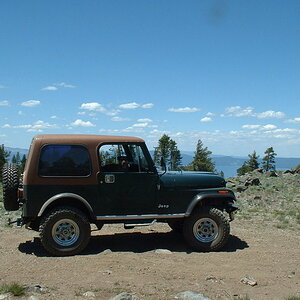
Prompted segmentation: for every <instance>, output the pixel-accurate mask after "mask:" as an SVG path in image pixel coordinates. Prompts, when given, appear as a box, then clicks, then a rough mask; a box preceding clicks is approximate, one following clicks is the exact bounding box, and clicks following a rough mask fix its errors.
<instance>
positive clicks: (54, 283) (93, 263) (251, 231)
mask: <svg viewBox="0 0 300 300" xmlns="http://www.w3.org/2000/svg"><path fill="white" fill-rule="evenodd" d="M276 175H278V176H277V177H276V176H275V175H274V174H273V175H271V174H268V175H265V174H264V175H263V174H260V173H259V172H255V173H253V174H250V175H246V176H243V177H239V178H234V179H233V178H232V179H230V180H229V185H231V186H232V187H233V188H234V189H235V190H237V191H239V192H237V197H238V199H239V205H240V206H241V208H242V210H241V211H240V212H239V213H238V215H237V219H236V220H235V221H234V222H232V223H231V227H232V231H231V237H230V239H229V242H228V244H227V245H226V247H225V248H224V249H223V250H222V251H220V252H211V253H197V252H191V251H190V249H189V248H187V247H186V245H185V242H184V240H183V238H182V237H181V235H180V234H177V233H174V232H172V231H171V230H170V228H169V227H168V226H167V225H165V224H155V225H154V226H152V227H145V228H135V229H130V230H124V229H123V227H122V226H121V225H105V226H104V227H103V229H102V230H101V231H94V232H93V234H92V238H91V241H90V243H89V246H88V248H87V249H86V250H85V251H84V252H83V253H82V254H81V255H77V256H74V257H51V256H49V255H48V254H47V253H46V252H45V251H44V250H43V248H42V246H41V244H40V242H39V239H38V234H37V233H35V232H32V231H28V230H26V229H25V228H16V227H8V226H6V225H5V219H7V218H8V217H9V215H5V213H4V210H3V209H1V207H0V216H1V221H0V223H1V224H0V236H1V239H0V291H1V287H3V286H4V285H5V284H11V283H13V282H15V283H17V284H18V285H20V286H24V287H26V290H25V293H24V294H23V295H21V296H19V297H18V298H17V297H14V296H12V295H9V294H6V293H4V292H2V293H1V292H0V299H5V297H6V299H31V300H37V299H40V300H42V299H78V300H80V299H105V300H106V299H111V298H112V299H193V300H197V299H202V300H203V299H206V300H207V299H212V300H214V299H224V300H227V299H244V300H246V299H256V300H259V299H278V300H279V299H288V298H289V297H291V296H294V298H290V299H295V300H296V299H297V300H299V299H300V271H299V270H300V267H299V266H300V234H299V232H300V231H299V229H300V205H299V203H300V189H299V187H300V175H299V174H298V173H294V174H292V173H286V174H284V173H279V174H276ZM257 179H258V180H259V183H258V181H257ZM284 190H285V191H286V192H284ZM0 205H2V203H0ZM183 292H184V293H183ZM122 293H123V294H122ZM120 294H122V295H121V296H120ZM117 297H118V298H117Z"/></svg>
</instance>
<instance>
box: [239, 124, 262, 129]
mask: <svg viewBox="0 0 300 300" xmlns="http://www.w3.org/2000/svg"><path fill="white" fill-rule="evenodd" d="M260 127H261V125H258V124H257V125H248V124H246V125H243V126H242V128H244V129H257V128H260Z"/></svg>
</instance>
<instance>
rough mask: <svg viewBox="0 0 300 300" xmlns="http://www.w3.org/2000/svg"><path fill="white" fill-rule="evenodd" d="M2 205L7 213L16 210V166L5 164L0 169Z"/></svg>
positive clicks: (17, 177)
mask: <svg viewBox="0 0 300 300" xmlns="http://www.w3.org/2000/svg"><path fill="white" fill-rule="evenodd" d="M2 181H3V204H4V208H5V209H6V210H8V211H14V210H18V209H19V207H20V205H19V201H18V188H19V171H18V167H17V165H16V164H9V163H5V164H4V166H3V169H2Z"/></svg>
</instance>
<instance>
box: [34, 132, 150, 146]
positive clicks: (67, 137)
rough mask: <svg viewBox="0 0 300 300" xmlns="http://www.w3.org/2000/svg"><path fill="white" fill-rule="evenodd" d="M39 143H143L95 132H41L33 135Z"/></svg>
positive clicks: (136, 139) (129, 138) (128, 137)
mask: <svg viewBox="0 0 300 300" xmlns="http://www.w3.org/2000/svg"><path fill="white" fill-rule="evenodd" d="M37 141H39V142H40V143H41V144H64V143H67V144H73V143H74V144H85V145H91V146H92V145H99V144H103V143H144V142H145V141H144V140H143V139H140V138H137V137H131V136H114V135H96V134H42V135H37V136H35V137H34V142H37Z"/></svg>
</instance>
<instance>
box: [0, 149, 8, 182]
mask: <svg viewBox="0 0 300 300" xmlns="http://www.w3.org/2000/svg"><path fill="white" fill-rule="evenodd" d="M9 155H10V151H7V150H5V148H4V145H1V146H0V180H1V181H2V168H3V165H4V164H5V163H6V162H7V158H8V157H9Z"/></svg>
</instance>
